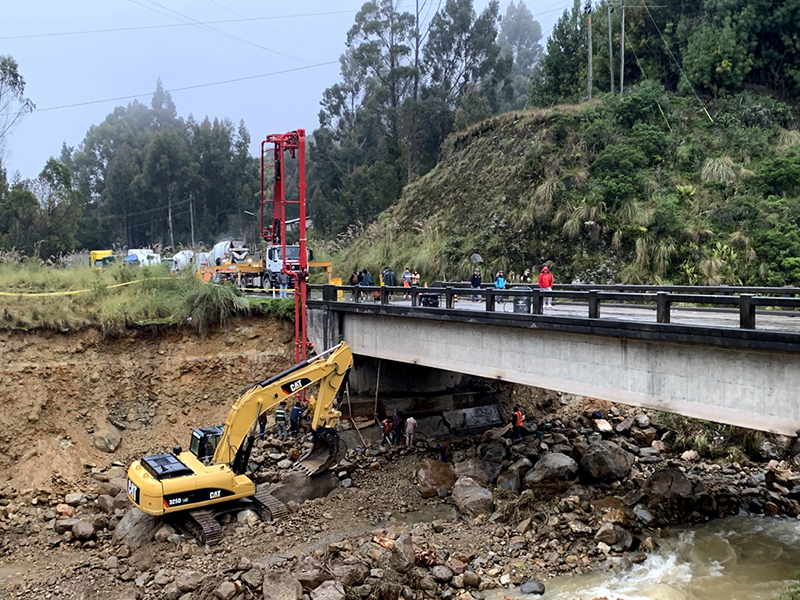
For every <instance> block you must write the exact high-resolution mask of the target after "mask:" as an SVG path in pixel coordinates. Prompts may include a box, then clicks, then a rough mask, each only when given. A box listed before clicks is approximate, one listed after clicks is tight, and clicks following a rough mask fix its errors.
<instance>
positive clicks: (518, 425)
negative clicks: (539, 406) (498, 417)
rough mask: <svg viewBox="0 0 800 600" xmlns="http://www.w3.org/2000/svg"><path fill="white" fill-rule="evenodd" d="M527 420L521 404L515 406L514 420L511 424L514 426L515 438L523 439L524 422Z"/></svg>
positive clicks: (516, 439)
mask: <svg viewBox="0 0 800 600" xmlns="http://www.w3.org/2000/svg"><path fill="white" fill-rule="evenodd" d="M524 420H525V415H523V414H522V409H521V408H520V407H519V406H515V407H514V420H513V421H512V422H511V424H512V425H513V426H514V440H515V441H517V442H518V441H520V440H521V439H522V422H523V421H524Z"/></svg>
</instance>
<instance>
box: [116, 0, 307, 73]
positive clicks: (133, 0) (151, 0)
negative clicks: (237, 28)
mask: <svg viewBox="0 0 800 600" xmlns="http://www.w3.org/2000/svg"><path fill="white" fill-rule="evenodd" d="M128 1H129V2H131V3H133V4H136V5H137V6H141V7H143V8H147V9H149V10H152V11H154V12H157V13H159V14H162V15H165V16H168V17H171V18H173V19H179V18H182V19H186V20H188V21H190V24H191V25H194V26H196V27H201V28H202V27H205V28H206V29H210V30H211V31H215V32H217V33H219V34H220V35H223V36H225V37H227V38H230V39H234V40H238V41H240V42H242V43H245V44H248V45H249V46H253V47H255V48H259V49H261V50H265V51H266V52H271V53H272V54H277V55H279V56H285V57H287V58H295V59H297V60H303V61H306V62H308V61H307V60H306V59H304V58H300V57H299V56H293V55H291V54H287V53H285V52H280V51H278V50H273V49H272V48H267V47H266V46H262V45H261V44H256V43H255V42H251V41H250V40H246V39H245V38H243V37H239V36H238V35H234V34H232V33H228V32H227V31H223V30H222V29H219V28H217V27H214V26H212V25H203V24H202V23H201V22H200V21H198V20H197V19H194V18H192V17H190V16H188V15H185V14H183V13H182V12H179V11H177V10H174V9H172V8H169V7H168V6H164V5H163V4H159V3H158V2H156V1H155V0H146V2H149V3H150V4H153V5H155V6H158V7H159V8H162V9H164V10H168V11H169V12H171V13H175V14H176V15H178V16H177V17H175V16H173V15H168V14H167V13H164V12H162V11H160V10H157V9H155V8H153V7H152V6H147V5H146V4H142V3H141V2H137V0H128Z"/></svg>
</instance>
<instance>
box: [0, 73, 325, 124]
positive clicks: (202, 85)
mask: <svg viewBox="0 0 800 600" xmlns="http://www.w3.org/2000/svg"><path fill="white" fill-rule="evenodd" d="M334 64H339V61H338V60H329V61H327V62H322V63H317V64H314V65H306V66H303V67H293V68H291V69H283V70H282V71H272V72H271V73H261V74H260V75H248V76H246V77H237V78H235V79H225V80H223V81H212V82H210V83H198V84H196V85H185V86H183V87H177V88H172V89H169V90H164V91H165V92H167V93H170V94H171V93H174V92H184V91H186V90H196V89H199V88H205V87H212V86H215V85H227V84H229V83H238V82H240V81H249V80H251V79H260V78H262V77H270V76H272V75H283V74H284V73H293V72H295V71H306V70H308V69H314V68H316V67H324V66H326V65H334ZM152 95H153V92H147V93H144V94H130V95H128V96H117V97H115V98H104V99H102V100H88V101H86V102H75V103H73V104H62V105H60V106H47V107H45V108H37V109H36V110H35V111H34V112H33V114H36V113H40V112H45V111H49V110H61V109H64V108H75V107H77V106H88V105H91V104H102V103H104V102H118V101H120V100H134V99H136V98H145V97H147V96H152ZM8 114H10V113H6V114H0V117H2V116H7V115H8Z"/></svg>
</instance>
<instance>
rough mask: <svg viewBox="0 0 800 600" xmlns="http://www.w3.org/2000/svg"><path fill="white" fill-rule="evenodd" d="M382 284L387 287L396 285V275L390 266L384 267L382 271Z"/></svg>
mask: <svg viewBox="0 0 800 600" xmlns="http://www.w3.org/2000/svg"><path fill="white" fill-rule="evenodd" d="M383 284H384V285H388V286H389V287H397V275H395V274H394V271H392V267H386V270H385V271H384V272H383Z"/></svg>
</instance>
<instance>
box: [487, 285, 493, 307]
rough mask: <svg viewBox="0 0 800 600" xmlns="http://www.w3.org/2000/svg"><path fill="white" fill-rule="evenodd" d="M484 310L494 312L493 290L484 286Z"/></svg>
mask: <svg viewBox="0 0 800 600" xmlns="http://www.w3.org/2000/svg"><path fill="white" fill-rule="evenodd" d="M486 312H494V290H493V289H492V288H486Z"/></svg>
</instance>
